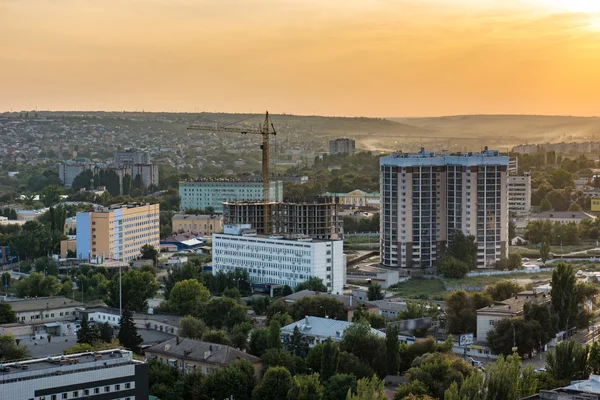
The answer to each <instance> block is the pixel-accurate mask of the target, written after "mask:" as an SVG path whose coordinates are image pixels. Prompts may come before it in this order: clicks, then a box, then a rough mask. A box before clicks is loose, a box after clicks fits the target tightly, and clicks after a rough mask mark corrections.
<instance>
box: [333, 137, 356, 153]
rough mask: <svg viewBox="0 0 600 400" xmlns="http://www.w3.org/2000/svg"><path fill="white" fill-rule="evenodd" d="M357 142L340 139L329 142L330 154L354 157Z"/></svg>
mask: <svg viewBox="0 0 600 400" xmlns="http://www.w3.org/2000/svg"><path fill="white" fill-rule="evenodd" d="M355 152H356V142H355V141H354V140H353V139H347V138H339V139H335V140H330V141H329V154H347V155H350V156H353V155H354V153H355Z"/></svg>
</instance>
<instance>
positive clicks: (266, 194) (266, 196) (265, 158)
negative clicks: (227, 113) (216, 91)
mask: <svg viewBox="0 0 600 400" xmlns="http://www.w3.org/2000/svg"><path fill="white" fill-rule="evenodd" d="M187 129H191V130H199V131H213V132H234V133H241V134H242V135H246V134H251V135H261V136H262V143H261V145H260V148H261V150H262V183H263V200H264V209H263V223H264V233H265V234H269V233H271V212H270V207H269V204H268V203H269V201H270V175H269V173H270V171H269V135H276V134H277V132H275V126H274V125H273V123H272V122H271V120H270V119H269V112H268V111H267V112H266V113H265V121H264V123H262V124H261V125H260V129H258V130H256V129H243V128H235V127H212V126H205V125H190V126H188V128H187Z"/></svg>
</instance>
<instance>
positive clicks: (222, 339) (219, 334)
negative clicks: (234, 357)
mask: <svg viewBox="0 0 600 400" xmlns="http://www.w3.org/2000/svg"><path fill="white" fill-rule="evenodd" d="M202 340H204V341H205V342H210V343H217V344H225V345H228V346H229V335H228V334H227V332H225V331H221V330H218V331H207V332H205V333H204V335H203V336H202Z"/></svg>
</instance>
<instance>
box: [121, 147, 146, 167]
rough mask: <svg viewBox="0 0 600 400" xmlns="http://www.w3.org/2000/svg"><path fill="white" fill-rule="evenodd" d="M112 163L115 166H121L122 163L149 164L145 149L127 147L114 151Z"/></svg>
mask: <svg viewBox="0 0 600 400" xmlns="http://www.w3.org/2000/svg"><path fill="white" fill-rule="evenodd" d="M114 164H115V168H121V167H122V166H124V165H135V164H150V157H149V156H148V153H147V152H145V151H137V150H135V149H127V150H125V151H117V152H115V155H114Z"/></svg>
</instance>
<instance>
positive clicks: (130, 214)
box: [76, 203, 160, 261]
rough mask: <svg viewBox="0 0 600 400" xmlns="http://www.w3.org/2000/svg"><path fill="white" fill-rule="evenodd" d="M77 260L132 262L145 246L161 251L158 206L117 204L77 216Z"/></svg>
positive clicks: (80, 213)
mask: <svg viewBox="0 0 600 400" xmlns="http://www.w3.org/2000/svg"><path fill="white" fill-rule="evenodd" d="M76 226H77V239H76V243H77V250H76V253H77V257H78V258H88V257H93V258H95V257H102V258H108V259H113V260H120V261H129V260H133V259H134V258H136V257H137V256H139V255H140V249H141V248H142V246H144V245H146V244H148V245H152V246H154V247H155V248H156V249H159V248H160V210H159V205H158V204H142V203H128V204H115V205H112V206H110V207H109V208H104V207H102V208H97V209H96V210H94V211H91V212H79V213H77V215H76Z"/></svg>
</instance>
